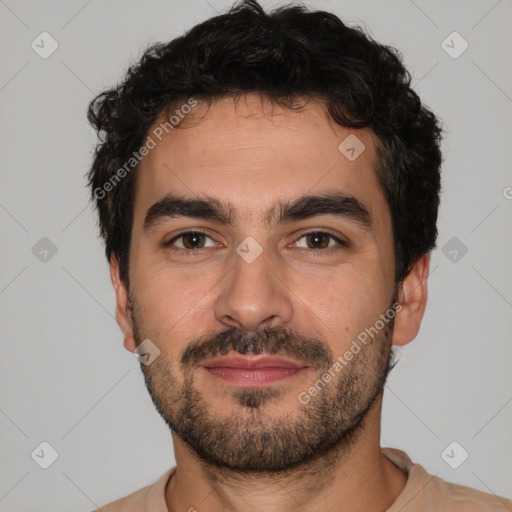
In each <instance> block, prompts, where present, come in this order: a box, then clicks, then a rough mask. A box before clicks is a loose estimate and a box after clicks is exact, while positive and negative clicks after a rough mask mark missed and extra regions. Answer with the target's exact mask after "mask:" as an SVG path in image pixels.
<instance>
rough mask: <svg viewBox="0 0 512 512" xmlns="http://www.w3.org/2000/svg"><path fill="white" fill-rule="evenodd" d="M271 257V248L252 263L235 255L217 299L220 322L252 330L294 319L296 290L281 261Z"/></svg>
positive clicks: (215, 309)
mask: <svg viewBox="0 0 512 512" xmlns="http://www.w3.org/2000/svg"><path fill="white" fill-rule="evenodd" d="M270 260H271V258H270V255H269V253H268V251H267V250H263V252H262V253H261V254H260V256H258V257H257V258H256V259H255V260H254V261H252V262H250V263H249V262H248V261H250V260H248V261H246V260H245V259H244V258H242V257H241V256H239V255H238V253H236V254H235V255H234V264H233V268H232V270H231V271H230V272H229V273H228V274H227V275H226V277H225V279H223V280H222V282H221V283H222V284H221V286H222V288H221V290H220V293H219V296H218V297H217V299H216V302H215V308H214V313H215V317H216V319H217V320H218V321H219V322H221V323H223V324H225V325H227V326H229V327H237V328H239V329H244V330H248V331H254V330H257V329H258V328H260V329H261V328H264V327H275V326H277V325H279V326H286V325H287V324H288V323H290V321H291V319H292V317H293V303H292V300H291V295H292V294H291V291H290V290H289V288H288V287H287V286H286V284H285V282H286V276H285V275H284V273H283V272H282V271H280V268H281V267H280V266H279V264H278V262H277V261H276V260H274V261H272V263H271V261H270Z"/></svg>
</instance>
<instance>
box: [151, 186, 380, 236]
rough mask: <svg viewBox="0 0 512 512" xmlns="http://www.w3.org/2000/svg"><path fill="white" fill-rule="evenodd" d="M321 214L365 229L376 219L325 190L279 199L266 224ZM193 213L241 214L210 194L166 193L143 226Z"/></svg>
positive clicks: (224, 219) (229, 221)
mask: <svg viewBox="0 0 512 512" xmlns="http://www.w3.org/2000/svg"><path fill="white" fill-rule="evenodd" d="M319 215H332V216H334V217H337V218H342V219H346V220H348V221H351V222H353V223H355V224H357V225H358V226H359V227H360V228H362V229H364V230H365V231H370V230H371V229H372V227H373V224H374V223H373V219H372V217H371V215H370V213H369V211H368V210H367V208H366V207H365V206H364V205H363V204H362V203H361V202H360V201H358V200H357V199H356V198H355V197H353V196H351V195H346V194H343V193H340V192H325V193H322V194H320V195H306V196H302V197H299V198H297V199H294V200H292V201H290V200H284V201H277V202H276V203H275V204H274V205H273V206H272V208H270V210H269V211H268V212H267V215H266V223H267V226H273V225H277V224H285V223H289V222H293V221H297V220H304V219H308V218H313V217H316V216H319ZM179 217H190V218H194V219H204V220H209V221H214V222H219V223H221V224H226V225H229V226H233V225H234V224H235V223H236V221H237V219H238V215H237V213H236V209H235V208H234V207H233V205H232V204H231V203H229V202H225V201H221V200H219V199H216V198H214V197H210V196H208V195H205V196H202V197H201V198H189V197H184V196H179V195H176V194H167V195H166V196H165V197H164V198H163V199H161V200H159V201H158V202H156V203H155V204H153V206H151V207H150V208H149V210H148V211H147V213H146V217H145V219H144V225H143V230H144V232H145V233H148V232H149V231H151V229H152V228H153V227H155V226H156V225H158V224H160V223H162V222H165V221H166V220H168V219H174V218H179Z"/></svg>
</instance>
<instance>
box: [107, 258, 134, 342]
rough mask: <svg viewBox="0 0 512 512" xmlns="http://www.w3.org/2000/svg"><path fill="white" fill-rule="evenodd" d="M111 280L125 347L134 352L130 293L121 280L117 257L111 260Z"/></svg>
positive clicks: (117, 317) (117, 318)
mask: <svg viewBox="0 0 512 512" xmlns="http://www.w3.org/2000/svg"><path fill="white" fill-rule="evenodd" d="M110 279H111V280H112V285H113V287H114V291H115V294H116V321H117V323H118V325H119V327H120V328H121V331H123V334H124V343H123V344H124V347H125V348H126V350H128V351H129V352H133V351H134V350H135V348H136V347H137V344H136V343H135V338H134V335H133V324H132V318H131V311H130V304H129V298H128V291H127V289H126V286H125V284H124V283H123V281H122V280H121V277H120V273H119V259H118V257H117V255H112V256H111V258H110Z"/></svg>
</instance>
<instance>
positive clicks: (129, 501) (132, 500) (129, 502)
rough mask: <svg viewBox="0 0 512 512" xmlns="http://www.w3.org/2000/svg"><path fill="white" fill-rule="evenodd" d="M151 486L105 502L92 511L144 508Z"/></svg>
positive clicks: (114, 511) (117, 511)
mask: <svg viewBox="0 0 512 512" xmlns="http://www.w3.org/2000/svg"><path fill="white" fill-rule="evenodd" d="M151 487H152V486H151V485H148V486H147V487H143V488H142V489H139V490H138V491H135V492H133V493H131V494H129V495H128V496H125V497H124V498H120V499H118V500H115V501H111V502H109V503H107V504H106V505H103V506H102V507H100V508H98V509H96V510H94V511H93V512H131V511H134V512H135V511H141V510H145V505H146V502H147V497H148V494H149V492H150V490H151Z"/></svg>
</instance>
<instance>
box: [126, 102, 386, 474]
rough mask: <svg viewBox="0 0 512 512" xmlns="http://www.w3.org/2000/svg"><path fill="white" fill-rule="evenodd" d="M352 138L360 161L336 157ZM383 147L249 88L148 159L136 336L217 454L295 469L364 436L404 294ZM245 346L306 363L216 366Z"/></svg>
mask: <svg viewBox="0 0 512 512" xmlns="http://www.w3.org/2000/svg"><path fill="white" fill-rule="evenodd" d="M157 125H158V123H156V124H155V126H157ZM349 135H351V136H352V139H353V137H354V136H357V138H358V139H359V141H360V142H362V143H363V144H364V151H362V153H361V154H360V155H359V156H358V157H357V158H355V159H354V158H353V156H354V155H353V153H354V152H353V151H351V150H350V148H349V149H348V152H347V150H345V151H344V152H343V151H342V150H340V149H339V146H340V143H342V141H344V139H346V137H347V136H349ZM352 139H349V141H350V140H352ZM353 140H355V139H353ZM353 140H352V145H353ZM376 143H377V141H376V138H375V136H374V135H373V134H372V133H371V132H370V131H368V130H366V129H364V130H353V129H351V130H349V129H346V128H343V127H340V126H338V125H336V124H334V123H332V122H330V121H329V120H328V119H327V117H326V115H325V113H324V110H323V107H322V105H321V104H317V103H310V104H308V106H307V107H305V108H304V109H303V110H302V111H300V112H297V111H290V110H288V109H284V108H281V107H278V106H275V105H274V106H273V105H271V104H270V103H268V102H267V101H266V100H262V99H261V98H260V97H258V96H246V97H244V98H242V99H241V100H240V101H239V102H236V103H235V102H234V101H233V100H232V99H227V98H226V99H222V100H219V101H217V102H215V103H213V104H212V105H211V106H210V108H209V109H207V108H206V107H205V106H204V105H202V104H199V105H198V106H197V107H196V108H195V109H194V111H193V112H192V113H191V114H189V118H188V119H187V120H186V122H185V123H184V124H183V126H182V127H181V128H177V129H174V130H171V131H169V133H168V134H167V135H166V136H165V137H163V138H162V140H161V141H159V142H158V143H157V144H156V147H154V149H152V150H151V151H150V152H149V154H148V155H147V156H146V157H145V158H144V160H143V162H142V163H141V166H140V168H139V170H138V175H137V193H136V201H135V209H134V223H133V231H132V243H131V252H130V290H129V295H130V297H131V316H130V320H131V322H132V323H131V326H130V328H126V331H125V334H126V332H127V331H130V329H131V331H130V332H129V333H128V335H127V337H126V338H125V340H126V341H125V345H126V347H127V348H128V349H130V350H133V349H134V348H135V346H136V344H139V343H140V342H141V341H142V340H145V339H150V340H151V342H152V343H154V344H155V345H156V346H157V347H158V348H159V350H160V356H159V357H157V359H155V361H154V362H152V363H151V364H150V365H148V366H146V365H143V364H141V368H142V370H143V372H144V376H145V379H146V384H147V386H148V390H149V392H150V395H151V397H152V399H153V401H154V403H155V405H156V407H157V409H158V411H159V412H160V414H161V415H162V417H163V418H164V419H165V421H166V422H167V423H168V425H169V426H170V427H171V429H172V430H173V431H174V434H175V435H177V436H179V437H180V438H181V440H183V441H184V443H185V444H186V445H187V446H188V447H189V448H190V449H191V450H192V451H193V452H195V454H197V455H198V456H199V457H200V458H201V459H202V460H204V461H206V462H208V463H211V464H213V465H215V466H218V467H226V468H231V469H234V470H237V471H241V472H259V471H267V472H268V471H283V470H286V469H290V468H293V467H296V466H298V465H299V464H301V463H305V462H307V461H310V460H312V459H314V458H315V457H318V456H320V455H322V454H323V453H325V452H326V451H327V450H329V449H331V448H333V447H334V446H337V447H338V448H341V449H342V448H343V447H346V448H347V449H348V447H349V446H350V445H351V444H353V442H354V441H355V439H356V438H357V435H358V432H359V431H360V427H361V425H362V422H363V420H364V417H365V415H366V413H367V412H368V411H369V409H370V407H371V405H372V404H374V403H375V401H376V398H377V397H378V396H380V394H381V392H382V389H383V386H384V382H385V378H386V375H387V371H388V364H389V360H390V350H391V338H392V334H393V319H392V315H390V317H391V319H389V320H386V321H385V322H383V321H382V319H383V315H387V313H388V312H389V310H390V308H391V307H392V305H393V303H394V301H395V299H396V296H395V291H396V290H395V283H394V251H393V239H392V225H391V218H390V213H389V209H388V207H387V205H386V202H385V199H384V195H383V192H382V190H381V189H380V187H379V185H378V182H377V176H376V173H375V169H376V164H377V159H376ZM343 147H345V146H343V145H342V148H343ZM361 147H362V146H358V147H357V148H361ZM356 151H357V149H356ZM347 155H348V156H350V157H351V158H347ZM171 195H172V196H171ZM177 199H179V200H181V201H177ZM386 318H387V319H388V318H389V317H388V316H386ZM379 319H380V322H379ZM372 329H373V330H372ZM369 332H371V333H372V334H371V335H368V333H369ZM362 333H366V334H367V335H366V341H365V343H362V342H361V340H362V338H364V335H362ZM357 340H359V341H357ZM354 341H356V345H357V346H358V347H359V350H358V351H357V352H356V350H355V349H353V347H354ZM348 352H352V356H348V355H347V354H348ZM230 355H237V356H239V357H245V358H246V359H247V358H252V359H256V358H257V357H261V356H279V357H280V358H285V359H286V360H287V361H288V362H290V363H293V364H294V368H295V369H290V368H288V370H283V369H282V368H281V369H280V370H279V369H278V368H274V369H273V370H272V369H268V370H266V371H260V372H258V371H253V370H247V371H241V370H240V369H238V370H236V369H233V368H231V369H229V368H224V369H222V368H221V369H219V368H217V369H216V370H215V369H214V368H213V367H212V360H214V359H216V358H218V357H220V356H230ZM336 362H338V365H336ZM340 365H341V369H339V368H340ZM326 376H327V377H326ZM329 377H330V378H329Z"/></svg>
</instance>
